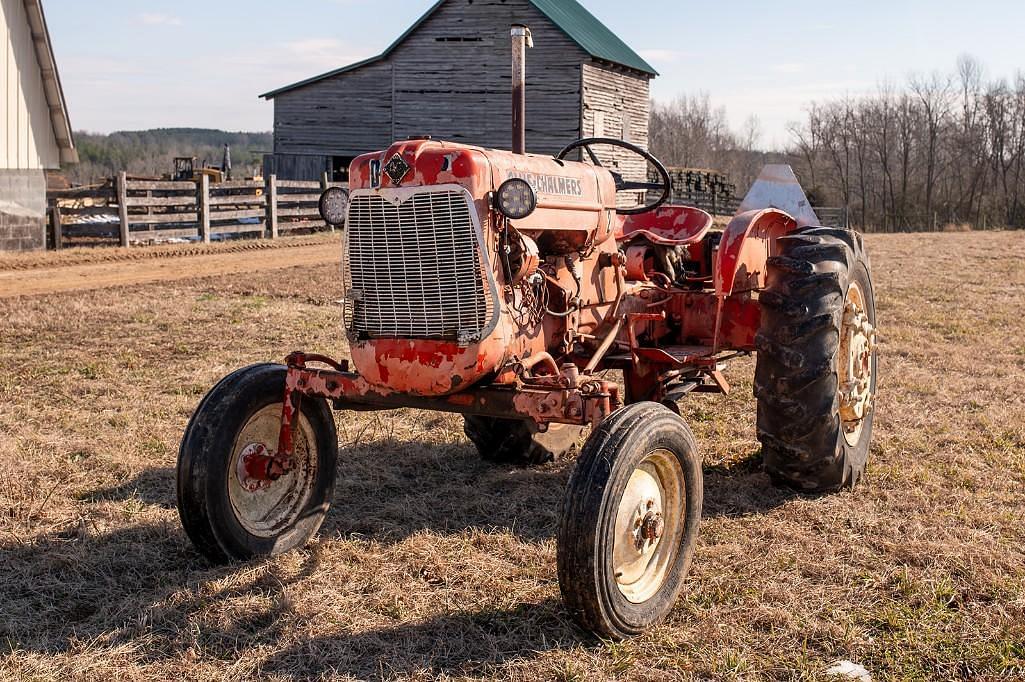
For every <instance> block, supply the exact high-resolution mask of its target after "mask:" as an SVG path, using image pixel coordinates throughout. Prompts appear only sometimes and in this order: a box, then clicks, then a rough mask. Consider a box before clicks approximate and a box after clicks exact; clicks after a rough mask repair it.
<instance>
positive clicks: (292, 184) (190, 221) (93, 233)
mask: <svg viewBox="0 0 1025 682" xmlns="http://www.w3.org/2000/svg"><path fill="white" fill-rule="evenodd" d="M329 186H342V185H339V184H338V183H329V182H328V181H327V178H326V177H325V178H323V179H322V180H321V181H320V182H307V181H298V180H278V179H277V177H276V176H273V175H271V176H269V177H267V178H266V180H255V181H254V180H241V181H233V182H221V183H211V182H210V178H209V177H208V176H205V175H204V176H200V177H199V178H198V179H197V180H196V181H195V182H191V181H190V182H171V181H166V180H139V179H131V178H129V177H128V176H127V174H125V173H120V174H119V175H118V176H117V177H115V178H112V179H111V180H109V181H108V182H106V183H104V184H102V185H94V186H91V187H77V188H73V189H67V190H53V191H50V192H48V193H47V199H48V203H49V212H50V229H51V234H52V236H53V246H54V248H56V249H60V248H63V247H64V246H65V242H66V241H67V240H69V239H80V238H109V239H116V240H117V241H118V243H119V244H120V245H121V246H131V245H132V244H138V243H144V242H153V241H163V240H171V239H194V240H197V241H203V242H207V243H209V242H210V241H212V240H221V239H225V238H228V237H234V236H239V235H251V236H252V235H258V236H263V237H270V238H271V239H276V238H277V237H278V236H280V235H281V234H285V233H288V232H292V231H296V230H325V229H333V228H331V226H329V225H327V224H326V223H325V222H324V221H323V220H322V219H321V218H320V212H319V210H318V207H317V202H318V201H319V199H320V194H321V192H323V190H324V189H326V188H327V187H329Z"/></svg>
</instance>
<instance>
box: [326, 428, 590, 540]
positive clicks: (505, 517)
mask: <svg viewBox="0 0 1025 682" xmlns="http://www.w3.org/2000/svg"><path fill="white" fill-rule="evenodd" d="M571 470H572V460H568V461H564V462H556V463H551V464H547V465H544V466H541V467H536V468H523V467H516V466H511V465H499V464H494V463H490V462H485V461H482V460H481V459H480V457H479V456H478V454H477V452H476V450H475V449H474V448H473V447H472V446H471V445H468V444H464V443H454V444H440V445H439V444H424V443H422V442H421V443H416V442H412V443H410V442H403V441H400V440H397V439H385V440H379V441H376V442H373V443H369V444H366V445H359V446H353V447H345V448H342V449H341V450H340V452H339V457H338V473H337V476H336V480H335V493H334V504H333V505H332V510H331V512H330V513H329V514H328V518H327V520H326V521H325V524H324V527H323V528H322V529H321V535H322V536H328V537H330V536H332V535H334V536H340V537H352V536H357V537H372V538H373V539H375V540H378V541H384V542H399V541H401V540H403V539H404V538H406V537H409V536H411V535H414V534H416V533H419V532H422V531H428V532H433V533H439V534H446V535H451V534H459V533H462V532H464V531H466V530H467V529H470V528H485V529H508V530H509V531H510V532H511V533H512V534H514V535H515V536H516V537H518V538H520V539H521V540H524V541H526V542H538V541H541V540H546V539H549V538H552V537H554V536H555V533H556V529H557V526H558V520H559V512H560V509H561V507H562V498H563V492H564V490H565V488H566V484H567V482H568V480H569V475H570V472H571Z"/></svg>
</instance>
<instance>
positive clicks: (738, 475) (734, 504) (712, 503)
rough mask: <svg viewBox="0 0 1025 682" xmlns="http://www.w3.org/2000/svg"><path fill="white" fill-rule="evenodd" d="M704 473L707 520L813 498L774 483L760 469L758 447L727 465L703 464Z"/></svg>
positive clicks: (751, 512)
mask: <svg viewBox="0 0 1025 682" xmlns="http://www.w3.org/2000/svg"><path fill="white" fill-rule="evenodd" d="M703 473H704V482H705V498H704V509H703V511H702V518H704V519H706V520H707V519H715V518H723V517H725V518H737V517H742V516H751V515H755V514H763V513H765V512H768V511H771V510H773V509H776V508H778V507H781V506H783V505H784V504H786V503H787V502H790V501H791V500H796V499H812V498H814V497H815V496H812V495H808V494H806V493H800V492H797V491H795V490H791V489H789V488H781V487H778V486H776V485H774V484H773V482H772V480H771V479H770V478H769V475H768V474H766V473H765V472H764V471H763V470H762V453H761V451H760V450H759V451H756V452H754V453H753V454H751V455H749V456H748V457H746V458H744V459H742V460H740V461H736V462H732V463H730V464H729V465H708V464H706V465H705V467H704V472H703Z"/></svg>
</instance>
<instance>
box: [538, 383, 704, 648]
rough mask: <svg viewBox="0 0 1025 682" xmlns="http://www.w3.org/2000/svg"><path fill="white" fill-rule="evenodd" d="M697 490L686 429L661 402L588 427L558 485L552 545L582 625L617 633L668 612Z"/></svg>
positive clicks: (641, 628) (682, 573)
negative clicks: (561, 489) (560, 494)
mask: <svg viewBox="0 0 1025 682" xmlns="http://www.w3.org/2000/svg"><path fill="white" fill-rule="evenodd" d="M702 497H703V488H702V475H701V461H700V458H699V457H698V450H697V444H696V442H695V440H694V435H693V434H692V433H691V431H690V429H689V428H688V427H687V424H686V422H684V421H683V419H681V418H680V417H679V416H678V415H676V414H674V413H673V412H671V411H670V410H669V409H667V408H666V407H664V406H662V405H659V404H657V403H650V402H646V403H637V404H634V405H630V406H628V407H625V408H623V409H622V410H619V411H618V412H616V413H615V414H613V415H612V416H611V417H609V418H608V419H606V420H605V422H604V423H602V425H601V426H600V427H598V429H597V430H596V431H595V432H594V433H593V434H591V437H590V438H588V439H587V442H586V443H585V444H584V448H583V450H582V451H581V453H580V458H579V460H578V461H577V466H576V469H575V470H574V472H573V475H572V477H571V478H570V481H569V486H568V487H567V489H566V497H565V502H564V503H563V509H562V517H561V520H560V523H559V533H558V552H557V555H558V567H559V587H560V588H561V589H562V596H563V600H564V601H565V603H566V607H567V608H568V609H569V611H570V613H571V614H572V615H573V617H574V618H575V619H576V621H577V622H578V623H579V624H580V625H581V627H583V628H585V629H587V630H589V631H591V632H594V633H595V634H597V635H599V636H602V637H608V638H612V639H625V638H627V637H633V636H636V635H639V634H641V633H643V632H645V631H646V630H648V629H649V628H651V627H653V626H654V625H656V624H658V623H659V622H661V621H662V620H663V619H664V618H665V617H666V616H667V615H668V614H669V612H670V611H671V610H672V608H673V606H674V605H675V604H676V600H677V598H678V597H679V594H680V591H681V590H682V589H683V585H684V579H685V578H686V576H687V572H688V571H689V570H690V564H691V561H692V559H693V557H694V549H695V546H696V544H697V537H698V527H699V526H700V523H701V505H702Z"/></svg>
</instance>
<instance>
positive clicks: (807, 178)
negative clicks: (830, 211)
mask: <svg viewBox="0 0 1025 682" xmlns="http://www.w3.org/2000/svg"><path fill="white" fill-rule="evenodd" d="M789 132H790V134H791V142H790V145H789V147H788V148H787V149H786V150H784V151H781V152H779V153H764V152H759V151H757V138H758V123H757V120H755V119H751V120H749V121H748V123H747V124H745V126H744V129H743V130H742V131H741V132H739V133H738V132H736V131H732V130H731V129H730V127H729V124H728V121H727V118H726V112H725V110H723V109H715V108H713V107H711V105H710V104H709V100H708V97H707V96H706V95H700V96H697V97H681V98H679V99H678V100H676V101H675V102H671V103H668V104H659V103H652V116H651V149H652V151H653V152H654V153H655V154H656V155H657V156H660V157H661V158H663V159H665V160H666V162H667V163H669V164H671V165H679V166H687V167H705V168H714V169H716V170H721V171H723V172H726V173H729V174H730V175H731V176H732V177H733V178H734V180H735V182H736V183H737V185H738V187H740V188H746V187H747V186H749V184H750V182H751V181H752V180H753V179H754V178H755V177H757V174H758V170H759V169H760V168H761V166H762V165H763V164H765V163H777V162H780V161H785V162H787V163H790V164H791V165H792V166H793V167H794V169H795V171H797V174H798V176H799V177H800V178H801V182H802V185H804V187H805V189H806V191H807V192H808V195H809V198H810V199H811V202H812V204H813V205H816V206H846V207H847V208H848V210H849V215H850V220H851V224H852V226H854V227H857V228H859V229H862V230H870V231H887V232H892V231H909V230H929V229H949V228H950V227H951V226H955V227H959V228H963V227H965V226H971V227H974V228H985V227H1017V228H1021V227H1025V74H1023V73H1019V74H1018V75H1017V76H1016V77H1015V78H1014V79H1012V80H1008V79H1002V78H997V79H988V78H986V76H985V71H984V69H983V67H982V65H981V64H980V63H979V62H978V61H976V60H975V59H973V58H971V57H961V58H960V59H959V60H958V63H957V69H956V71H955V72H953V73H948V74H941V73H936V74H932V75H929V76H913V77H910V78H909V79H908V80H907V82H906V83H905V84H904V85H903V86H900V87H897V86H893V85H882V86H880V87H879V88H878V89H877V91H876V92H875V93H874V94H872V95H870V96H865V97H859V98H853V97H847V98H843V99H838V100H834V101H828V102H818V103H814V104H812V105H811V106H810V107H809V108H808V112H807V118H806V120H804V121H802V122H800V123H794V124H791V126H790V127H789Z"/></svg>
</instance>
